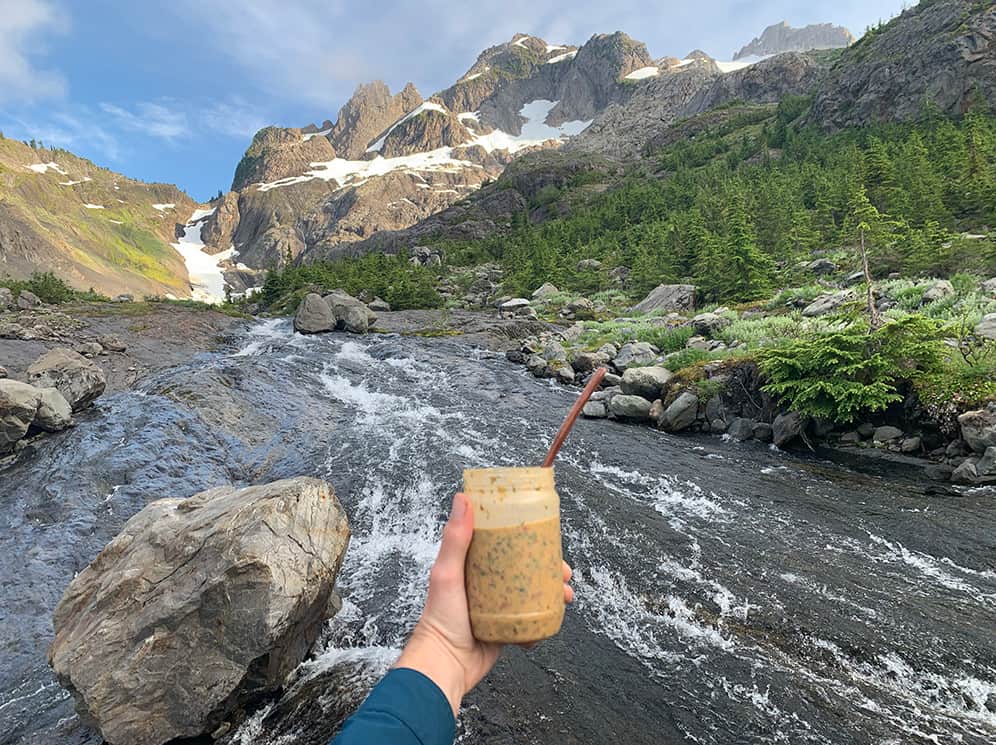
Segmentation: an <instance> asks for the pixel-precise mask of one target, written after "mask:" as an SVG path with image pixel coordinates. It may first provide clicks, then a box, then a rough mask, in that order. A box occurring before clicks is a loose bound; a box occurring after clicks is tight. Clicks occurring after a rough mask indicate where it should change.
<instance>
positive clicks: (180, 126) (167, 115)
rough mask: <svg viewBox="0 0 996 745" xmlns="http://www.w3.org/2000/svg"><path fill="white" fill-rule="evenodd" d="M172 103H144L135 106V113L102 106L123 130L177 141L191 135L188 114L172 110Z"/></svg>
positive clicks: (112, 106)
mask: <svg viewBox="0 0 996 745" xmlns="http://www.w3.org/2000/svg"><path fill="white" fill-rule="evenodd" d="M170 103H171V102H169V101H163V102H156V103H153V102H148V101H143V102H140V103H138V104H136V105H135V110H134V111H129V110H128V109H125V108H123V107H121V106H117V105H115V104H110V103H102V104H100V108H101V109H102V110H103V111H104V113H105V114H110V116H111V119H112V121H113V122H114V123H115V124H116V125H117V126H118V127H120V128H121V129H123V130H126V131H130V132H140V133H144V134H147V135H150V136H152V137H158V138H160V139H163V140H175V139H177V138H180V137H187V136H188V135H190V125H189V124H188V123H187V114H186V112H184V111H182V110H180V109H176V108H170V105H169V104H170Z"/></svg>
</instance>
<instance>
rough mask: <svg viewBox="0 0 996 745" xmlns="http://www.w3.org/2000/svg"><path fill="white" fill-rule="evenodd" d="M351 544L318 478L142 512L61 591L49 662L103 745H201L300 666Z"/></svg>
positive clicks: (216, 493)
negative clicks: (186, 743) (194, 741)
mask: <svg viewBox="0 0 996 745" xmlns="http://www.w3.org/2000/svg"><path fill="white" fill-rule="evenodd" d="M348 542H349V525H348V523H347V521H346V515H345V512H344V511H343V509H342V507H341V506H340V504H339V501H338V500H337V499H336V497H335V494H334V493H333V491H332V488H331V487H330V486H329V485H328V484H326V483H325V482H323V481H320V480H318V479H312V478H294V479H287V480H284V481H277V482H275V483H272V484H266V485H262V486H252V487H248V488H244V489H236V488H235V487H231V486H223V487H219V488H216V489H210V490H208V491H205V492H201V493H200V494H197V495H195V496H193V497H190V498H189V499H161V500H159V501H156V502H153V503H151V504H149V505H148V506H147V507H145V509H143V510H142V511H141V512H139V513H138V514H137V515H135V516H134V517H132V518H131V519H130V520H129V521H128V522H127V523H126V524H125V526H124V528H123V529H122V531H121V533H120V534H119V535H118V536H117V537H116V538H115V539H114V540H113V541H111V542H110V543H109V544H108V545H107V546H106V547H105V548H104V550H103V551H101V552H100V554H99V555H98V556H97V558H96V559H94V561H93V563H91V564H90V566H89V567H87V568H86V569H84V570H83V571H82V572H81V573H80V574H79V575H77V577H76V578H75V579H74V580H73V581H72V583H71V584H70V585H69V587H68V589H67V590H66V592H65V594H64V595H63V597H62V600H61V601H60V603H59V605H58V606H57V607H56V609H55V615H54V618H53V625H54V628H55V639H54V641H53V642H52V645H51V647H50V648H49V653H48V657H49V662H50V664H51V665H52V667H53V669H54V670H55V673H56V675H57V676H58V679H59V682H60V683H61V684H62V685H63V686H65V687H66V688H67V689H68V690H69V691H70V692H71V693H72V694H73V696H74V697H75V699H76V705H77V710H78V711H79V713H80V715H81V717H82V718H83V719H84V721H86V722H87V723H88V724H89V725H91V726H93V727H95V728H97V729H99V730H100V732H101V734H102V735H103V736H104V738H105V739H106V740H107V741H108V742H109V743H113V744H114V745H160V743H165V742H168V741H171V740H173V739H174V738H188V737H197V736H200V735H202V734H204V733H208V734H209V733H211V732H213V731H215V730H216V729H217V728H218V727H219V726H222V725H223V723H225V722H226V721H228V720H229V717H233V716H234V717H237V716H238V715H239V714H238V713H239V711H240V710H241V709H242V708H243V707H245V706H246V705H247V704H249V703H252V702H254V701H257V700H258V699H259V697H260V696H261V695H265V694H266V693H268V692H271V691H275V690H276V689H278V688H279V687H280V686H281V685H282V684H283V682H284V680H285V678H286V676H287V674H288V673H290V672H291V670H293V669H294V668H295V667H296V666H297V665H298V664H299V663H300V662H301V660H303V659H304V657H305V655H306V654H307V653H308V650H309V649H310V648H311V646H312V645H313V643H314V641H315V639H316V638H317V636H318V633H319V632H320V630H321V627H322V624H323V623H324V621H325V620H326V619H327V618H328V617H329V616H330V615H331V613H332V612H334V610H333V609H334V601H335V596H334V593H333V586H334V583H335V579H336V575H337V573H338V571H339V567H340V565H341V562H342V558H343V555H344V553H345V550H346V546H347V544H348ZM330 601H333V602H332V603H330Z"/></svg>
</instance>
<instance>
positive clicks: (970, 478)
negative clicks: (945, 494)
mask: <svg viewBox="0 0 996 745" xmlns="http://www.w3.org/2000/svg"><path fill="white" fill-rule="evenodd" d="M978 462H979V460H978V458H966V459H965V460H963V461H962V462H961V463H960V464H959V466H958V467H957V468H956V469H955V470H954V471H953V472H952V473H951V480H952V481H953V482H954V483H956V484H974V483H975V482H976V481H977V480H978V478H979V471H978V469H977V468H976V464H977V463H978Z"/></svg>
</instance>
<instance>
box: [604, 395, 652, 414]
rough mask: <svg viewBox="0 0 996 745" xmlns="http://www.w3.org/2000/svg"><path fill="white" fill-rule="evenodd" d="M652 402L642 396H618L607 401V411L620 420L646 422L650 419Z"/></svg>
mask: <svg viewBox="0 0 996 745" xmlns="http://www.w3.org/2000/svg"><path fill="white" fill-rule="evenodd" d="M651 405H652V402H650V401H648V400H647V399H645V398H644V397H643V396H627V395H625V394H619V395H618V396H613V397H612V398H611V400H610V401H609V410H610V411H611V412H612V413H613V414H614V415H615V416H617V417H619V418H621V419H639V420H647V419H649V418H650V407H651Z"/></svg>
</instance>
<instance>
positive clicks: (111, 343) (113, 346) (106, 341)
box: [97, 334, 128, 352]
mask: <svg viewBox="0 0 996 745" xmlns="http://www.w3.org/2000/svg"><path fill="white" fill-rule="evenodd" d="M97 343H98V344H100V346H102V347H103V348H104V349H106V350H107V351H108V352H123V351H125V350H126V349H127V348H128V347H127V346H125V343H124V342H123V341H121V340H120V339H119V338H118V337H116V336H111V335H110V334H105V335H104V336H98V337H97Z"/></svg>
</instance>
